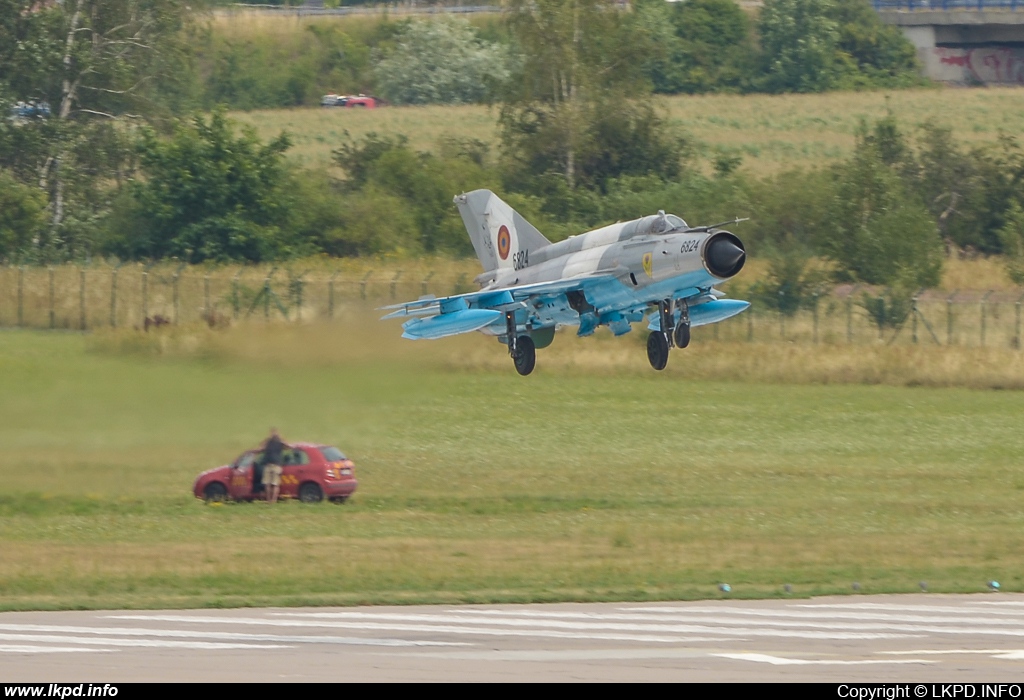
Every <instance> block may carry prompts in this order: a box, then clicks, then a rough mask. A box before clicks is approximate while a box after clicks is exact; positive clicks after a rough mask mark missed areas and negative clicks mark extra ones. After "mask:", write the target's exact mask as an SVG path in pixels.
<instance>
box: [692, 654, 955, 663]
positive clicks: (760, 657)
mask: <svg viewBox="0 0 1024 700" xmlns="http://www.w3.org/2000/svg"><path fill="white" fill-rule="evenodd" d="M712 656H720V657H721V658H723V659H736V660H737V661H756V662H758V663H763V664H772V665H773V666H805V665H809V664H815V665H835V666H863V665H868V664H933V663H936V662H935V661H931V660H927V659H855V660H844V659H788V658H785V657H782V656H771V655H769V654H712Z"/></svg>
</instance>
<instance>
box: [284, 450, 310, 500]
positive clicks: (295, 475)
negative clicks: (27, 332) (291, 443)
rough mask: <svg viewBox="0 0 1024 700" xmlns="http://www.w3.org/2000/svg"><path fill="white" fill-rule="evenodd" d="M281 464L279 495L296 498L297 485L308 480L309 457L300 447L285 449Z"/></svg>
mask: <svg viewBox="0 0 1024 700" xmlns="http://www.w3.org/2000/svg"><path fill="white" fill-rule="evenodd" d="M281 462H282V464H281V495H282V496H290V497H293V498H294V497H297V495H298V492H299V484H301V483H302V482H303V481H307V480H308V475H307V473H306V472H307V471H308V470H309V455H308V454H306V451H305V450H304V449H302V448H301V447H291V448H286V449H284V450H282V452H281Z"/></svg>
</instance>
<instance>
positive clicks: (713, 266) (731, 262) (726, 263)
mask: <svg viewBox="0 0 1024 700" xmlns="http://www.w3.org/2000/svg"><path fill="white" fill-rule="evenodd" d="M746 257H747V254H746V252H745V251H744V250H743V249H742V248H740V247H739V246H738V245H736V244H735V243H733V242H732V241H731V240H729V239H728V238H725V237H722V238H716V239H714V240H713V241H711V243H709V244H708V249H707V253H706V260H707V263H708V269H709V270H710V271H711V273H712V274H714V275H716V276H718V277H732V276H733V275H735V274H736V273H737V272H739V271H740V268H741V267H743V261H744V260H745V259H746Z"/></svg>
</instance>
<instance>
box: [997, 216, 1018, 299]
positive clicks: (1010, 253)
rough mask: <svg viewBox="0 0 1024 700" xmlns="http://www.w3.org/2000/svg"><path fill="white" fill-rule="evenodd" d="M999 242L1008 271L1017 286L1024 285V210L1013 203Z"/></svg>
mask: <svg viewBox="0 0 1024 700" xmlns="http://www.w3.org/2000/svg"><path fill="white" fill-rule="evenodd" d="M1005 221H1006V223H1005V224H1003V227H1002V228H1001V229H999V240H1000V242H1001V243H1002V245H1003V253H1004V255H1005V256H1006V270H1007V272H1008V273H1009V275H1010V279H1012V280H1013V281H1014V283H1015V284H1024V208H1022V207H1021V205H1020V204H1018V203H1017V202H1011V203H1010V207H1009V209H1008V210H1007V211H1006V214H1005Z"/></svg>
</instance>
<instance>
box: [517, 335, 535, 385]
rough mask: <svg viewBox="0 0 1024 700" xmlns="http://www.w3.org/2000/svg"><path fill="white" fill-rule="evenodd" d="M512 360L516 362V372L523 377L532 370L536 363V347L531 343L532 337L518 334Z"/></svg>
mask: <svg viewBox="0 0 1024 700" xmlns="http://www.w3.org/2000/svg"><path fill="white" fill-rule="evenodd" d="M512 361H513V362H515V364H516V372H519V374H521V375H523V376H524V377H525V376H526V375H528V374H529V373H530V372H532V371H533V368H534V367H535V366H536V364H537V347H536V346H535V345H534V343H533V338H531V337H530V336H528V335H521V336H519V338H518V339H517V340H516V354H515V355H513V356H512Z"/></svg>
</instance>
